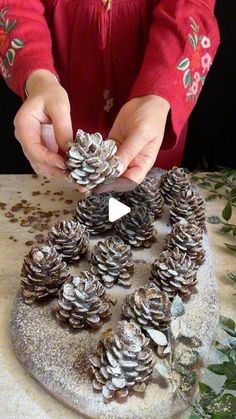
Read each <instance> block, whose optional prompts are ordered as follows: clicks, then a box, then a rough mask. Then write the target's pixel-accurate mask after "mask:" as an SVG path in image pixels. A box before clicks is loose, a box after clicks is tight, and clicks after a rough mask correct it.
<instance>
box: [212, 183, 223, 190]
mask: <svg viewBox="0 0 236 419" xmlns="http://www.w3.org/2000/svg"><path fill="white" fill-rule="evenodd" d="M224 185H225V183H224V182H217V183H216V184H215V187H214V189H220V188H222V186H224Z"/></svg>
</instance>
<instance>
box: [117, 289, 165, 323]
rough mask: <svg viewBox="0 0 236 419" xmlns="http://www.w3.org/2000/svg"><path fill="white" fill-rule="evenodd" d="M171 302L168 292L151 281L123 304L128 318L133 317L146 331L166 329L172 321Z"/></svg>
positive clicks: (123, 309)
mask: <svg viewBox="0 0 236 419" xmlns="http://www.w3.org/2000/svg"><path fill="white" fill-rule="evenodd" d="M170 308H171V303H170V300H169V297H168V295H167V294H166V292H164V291H161V290H160V289H159V288H158V287H157V286H156V285H155V284H154V283H152V282H149V283H147V284H146V285H145V286H143V287H140V288H138V289H137V290H136V291H134V293H133V294H130V295H128V297H127V298H126V301H125V303H124V304H123V306H122V312H123V314H124V316H125V317H126V318H127V319H132V320H134V321H135V322H136V323H138V324H139V325H140V327H141V328H142V329H143V330H144V331H145V330H146V329H148V328H151V329H158V330H165V329H166V328H167V326H168V324H169V322H170Z"/></svg>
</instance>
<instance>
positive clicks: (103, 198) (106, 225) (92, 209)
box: [75, 193, 112, 235]
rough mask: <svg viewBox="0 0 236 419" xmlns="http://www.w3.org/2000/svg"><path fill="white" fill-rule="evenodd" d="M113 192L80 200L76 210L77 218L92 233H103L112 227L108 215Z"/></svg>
mask: <svg viewBox="0 0 236 419" xmlns="http://www.w3.org/2000/svg"><path fill="white" fill-rule="evenodd" d="M110 197H111V194H105V193H104V194H100V195H92V196H90V197H89V198H87V199H84V200H83V201H79V202H78V206H77V208H76V210H75V219H77V220H78V221H79V222H80V223H81V224H82V225H83V226H84V227H85V228H86V230H87V231H88V232H89V233H90V234H91V235H94V234H101V233H103V232H104V231H107V230H110V229H111V228H112V223H110V221H109V219H108V217H109V212H108V205H109V198H110Z"/></svg>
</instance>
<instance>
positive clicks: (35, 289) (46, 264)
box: [21, 245, 70, 304]
mask: <svg viewBox="0 0 236 419" xmlns="http://www.w3.org/2000/svg"><path fill="white" fill-rule="evenodd" d="M21 276H22V277H23V279H22V280H21V286H22V289H23V298H24V300H25V302H26V303H27V304H32V303H34V302H35V301H36V300H42V299H44V298H47V297H55V296H56V295H58V291H59V289H60V288H61V286H62V284H63V283H64V282H65V281H66V280H68V279H69V278H70V272H69V269H68V267H67V265H66V263H65V262H63V261H62V258H61V256H60V255H59V254H58V253H57V251H56V249H55V248H54V247H52V246H46V245H43V246H39V247H33V248H32V249H31V250H30V252H29V254H28V255H27V256H25V259H24V263H23V267H22V271H21Z"/></svg>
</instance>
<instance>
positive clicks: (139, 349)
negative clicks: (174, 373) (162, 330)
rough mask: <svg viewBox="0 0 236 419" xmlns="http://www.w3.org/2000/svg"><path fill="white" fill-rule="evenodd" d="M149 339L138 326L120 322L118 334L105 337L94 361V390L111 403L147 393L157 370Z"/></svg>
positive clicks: (92, 357) (110, 333)
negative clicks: (134, 394) (150, 379)
mask: <svg viewBox="0 0 236 419" xmlns="http://www.w3.org/2000/svg"><path fill="white" fill-rule="evenodd" d="M148 344H149V339H148V338H146V337H145V336H144V334H143V333H142V332H141V329H140V327H139V326H138V325H137V324H136V323H134V322H127V321H122V322H119V324H118V326H117V328H116V330H115V331H113V330H112V329H108V330H106V331H105V332H104V333H102V335H101V338H100V342H99V344H98V347H97V350H96V353H95V354H94V355H92V356H91V357H90V362H91V370H92V374H93V376H94V380H93V387H94V389H95V390H97V391H102V394H103V397H104V398H105V399H106V400H108V399H111V398H112V397H118V398H124V397H127V396H128V395H129V392H130V390H133V391H136V392H144V391H145V388H146V382H147V381H148V379H149V377H150V375H151V374H152V370H153V359H152V351H151V349H150V348H149V347H148Z"/></svg>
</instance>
